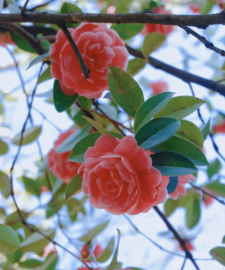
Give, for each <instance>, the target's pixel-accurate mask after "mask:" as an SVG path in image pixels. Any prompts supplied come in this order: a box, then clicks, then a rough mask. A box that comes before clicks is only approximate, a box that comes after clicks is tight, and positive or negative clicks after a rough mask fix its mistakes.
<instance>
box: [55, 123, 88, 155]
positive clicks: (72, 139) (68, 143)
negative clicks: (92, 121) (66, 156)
mask: <svg viewBox="0 0 225 270" xmlns="http://www.w3.org/2000/svg"><path fill="white" fill-rule="evenodd" d="M90 130H91V126H90V125H87V126H85V127H84V128H82V129H81V128H80V129H78V130H76V131H75V132H74V133H72V134H71V135H70V136H69V137H67V138H66V139H65V141H63V142H62V143H61V144H60V145H59V146H58V147H57V149H56V153H65V152H67V151H70V150H71V149H72V148H73V147H74V145H75V144H76V143H77V142H79V141H80V140H81V139H82V138H84V137H85V136H86V135H87V134H88V133H89V132H90Z"/></svg>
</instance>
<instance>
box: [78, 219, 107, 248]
mask: <svg viewBox="0 0 225 270" xmlns="http://www.w3.org/2000/svg"><path fill="white" fill-rule="evenodd" d="M108 223H109V221H106V222H104V223H102V224H101V225H99V226H96V227H94V228H93V229H91V230H90V231H89V232H88V233H87V234H85V235H83V236H82V237H80V238H79V239H78V240H79V241H81V242H86V243H89V242H91V241H92V240H93V238H94V237H95V236H96V235H98V234H99V233H100V232H102V231H103V230H104V229H105V228H106V226H107V225H108Z"/></svg>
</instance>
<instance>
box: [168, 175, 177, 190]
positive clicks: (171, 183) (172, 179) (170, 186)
mask: <svg viewBox="0 0 225 270" xmlns="http://www.w3.org/2000/svg"><path fill="white" fill-rule="evenodd" d="M169 180H170V181H169V184H168V185H167V187H166V189H167V191H168V194H170V193H172V192H174V190H175V189H176V188H177V184H178V177H177V176H170V177H169Z"/></svg>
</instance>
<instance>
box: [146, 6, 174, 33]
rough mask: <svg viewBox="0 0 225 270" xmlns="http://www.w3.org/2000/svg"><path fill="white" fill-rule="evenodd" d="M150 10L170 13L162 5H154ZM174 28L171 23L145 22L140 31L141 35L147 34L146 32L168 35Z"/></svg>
mask: <svg viewBox="0 0 225 270" xmlns="http://www.w3.org/2000/svg"><path fill="white" fill-rule="evenodd" d="M152 11H154V12H156V13H159V14H171V12H170V11H169V10H167V9H165V8H164V7H154V8H152ZM173 30H174V26H173V25H162V24H152V23H147V24H145V26H144V28H143V29H142V31H141V34H142V35H143V36H145V35H147V34H148V33H152V32H158V33H161V34H164V35H169V34H170V33H171V32H172V31H173Z"/></svg>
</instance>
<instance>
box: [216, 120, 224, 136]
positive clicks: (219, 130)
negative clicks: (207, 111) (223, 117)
mask: <svg viewBox="0 0 225 270" xmlns="http://www.w3.org/2000/svg"><path fill="white" fill-rule="evenodd" d="M214 129H215V133H225V121H223V123H221V124H218V125H215V126H214Z"/></svg>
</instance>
